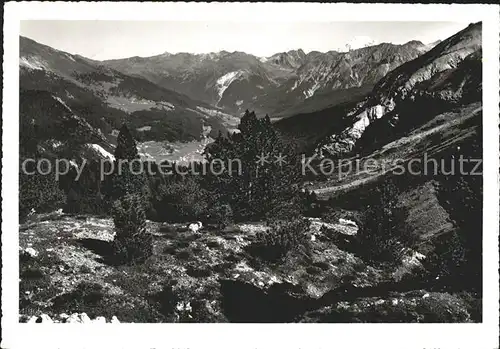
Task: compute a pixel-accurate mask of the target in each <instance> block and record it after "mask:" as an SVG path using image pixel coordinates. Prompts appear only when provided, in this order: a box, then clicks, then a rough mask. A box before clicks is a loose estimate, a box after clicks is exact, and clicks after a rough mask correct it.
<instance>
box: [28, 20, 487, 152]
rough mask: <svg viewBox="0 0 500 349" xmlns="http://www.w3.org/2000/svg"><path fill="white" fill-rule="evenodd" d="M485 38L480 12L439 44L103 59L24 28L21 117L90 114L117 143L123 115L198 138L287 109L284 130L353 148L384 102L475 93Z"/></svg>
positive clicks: (92, 126)
mask: <svg viewBox="0 0 500 349" xmlns="http://www.w3.org/2000/svg"><path fill="white" fill-rule="evenodd" d="M478 28H479V29H478ZM477 31H479V34H478V33H477ZM478 48H480V24H476V25H473V26H470V27H468V28H467V29H465V30H464V31H462V32H460V33H458V34H457V35H455V36H453V37H451V38H448V39H446V40H444V41H443V42H439V41H438V42H435V43H433V44H430V45H424V44H423V43H422V42H419V41H410V42H407V43H406V44H403V45H395V44H389V43H382V44H378V45H374V46H367V47H363V48H360V49H355V50H350V51H348V52H338V51H329V52H317V51H312V52H309V53H307V54H306V53H305V52H304V51H303V50H300V49H298V50H291V51H288V52H281V53H276V54H274V55H271V56H269V57H257V56H254V55H251V54H247V53H244V52H227V51H221V52H217V53H208V54H191V53H177V54H171V53H163V54H161V55H157V56H153V57H131V58H126V59H117V60H107V61H96V60H91V59H88V58H85V57H82V56H80V55H75V54H70V53H66V52H63V51H60V50H57V49H54V48H51V47H49V46H46V45H43V44H40V43H37V42H35V41H33V40H31V39H28V38H25V37H20V61H19V65H20V88H21V92H20V93H21V100H22V105H21V118H27V119H28V121H29V122H31V123H35V124H40V125H43V127H42V129H44V128H45V129H49V128H52V129H57V127H60V125H61V122H62V121H61V120H66V119H67V115H66V114H68V113H69V114H71V115H73V116H74V118H78V119H80V120H82V122H81V123H80V124H79V127H80V128H82V129H81V130H80V131H79V132H76V134H84V133H87V134H89V135H90V134H92V135H93V136H92V137H91V138H92V139H93V142H95V144H97V145H99V146H100V147H102V148H103V149H106V150H108V151H111V150H112V149H113V146H114V144H115V142H116V136H117V130H118V129H119V128H120V126H121V125H122V124H123V123H127V124H128V125H129V126H130V129H131V132H132V133H133V135H134V137H135V138H136V139H138V140H139V141H140V142H145V141H168V142H188V141H193V140H201V139H205V138H207V137H215V136H216V135H217V134H218V133H219V132H226V131H231V130H235V129H236V127H237V125H238V123H239V117H240V116H241V114H242V113H243V112H244V111H245V110H247V109H248V110H254V111H255V112H256V113H257V115H259V116H264V115H266V114H268V115H270V117H271V118H272V119H274V120H275V121H278V120H280V119H281V121H278V123H277V126H278V127H280V128H282V130H283V132H284V133H289V134H291V135H292V136H293V137H295V138H296V139H298V140H305V143H307V147H309V148H310V147H311V146H312V147H313V148H316V151H317V152H322V151H323V150H325V149H327V150H334V149H338V148H339V147H340V148H343V151H351V150H352V149H354V148H355V143H356V141H357V140H358V139H359V138H361V134H362V130H361V128H360V125H361V124H363V125H365V126H366V125H368V123H369V120H370V118H373V116H367V115H372V114H373V111H374V110H376V111H377V113H380V112H381V110H382V109H383V111H382V113H383V114H387V113H389V112H390V111H391V108H394V105H403V104H404V103H407V101H410V100H412V101H413V100H415V98H417V99H418V100H421V99H425V98H427V99H429V98H434V97H436V96H437V95H439V96H441V97H439V98H442V99H453V98H455V97H457V93H458V94H460V96H461V95H462V94H463V93H465V94H467V93H468V92H464V91H462V87H461V86H463V83H464V82H463V81H462V80H460V78H458V77H456V76H462V77H463V79H469V80H471V79H473V78H471V77H470V74H468V73H467V72H466V69H468V68H467V67H468V65H467V62H468V61H471V60H474V59H475V58H474V57H478V56H480V53H477V51H478ZM473 53H474V54H475V56H474V55H472V56H470V57H468V56H469V55H471V54H473ZM467 57H468V58H467ZM464 62H465V63H464ZM450 69H452V70H451V71H450ZM460 74H461V75H460ZM457 79H458V80H457ZM455 80H456V81H455ZM457 89H458V90H457ZM471 90H472V91H476V90H477V89H476V88H475V87H474V88H471ZM457 91H458V92H457ZM431 95H432V96H431ZM403 102H404V103H403ZM381 108H382V109H381ZM327 114H328V116H325V115H327ZM337 114H342V117H341V118H337V119H335V117H334V116H335V115H337ZM392 114H394V113H392ZM392 114H391V115H392ZM65 115H66V116H65ZM311 117H312V119H314V120H315V121H314V122H307V121H303V120H304V119H307V120H309V118H311ZM330 120H332V121H330ZM333 120H337V121H336V122H334V121H333ZM394 120H396V119H394ZM58 125H59V126H58ZM85 130H86V131H85ZM363 130H364V128H363ZM62 131H63V130H61V134H64V132H62ZM64 131H65V130H64ZM290 132H291V133H290ZM40 137H44V136H43V135H40ZM50 137H52V138H50V139H54V140H56V141H59V140H58V139H57V137H55V136H53V133H52V136H50ZM54 137H55V138H54ZM59 138H63V139H64V138H65V137H64V136H60V137H59ZM339 139H340V141H339ZM340 144H348V145H347V146H346V147H345V146H344V145H340ZM344 148H345V149H344Z"/></svg>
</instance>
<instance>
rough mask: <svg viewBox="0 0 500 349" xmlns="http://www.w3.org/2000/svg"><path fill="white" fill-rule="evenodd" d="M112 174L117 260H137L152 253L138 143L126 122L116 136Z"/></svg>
mask: <svg viewBox="0 0 500 349" xmlns="http://www.w3.org/2000/svg"><path fill="white" fill-rule="evenodd" d="M114 165H115V167H114V173H113V175H112V196H113V199H114V202H113V209H112V214H113V221H114V224H115V229H116V237H115V240H114V242H113V243H114V250H115V254H116V257H117V258H118V261H119V262H127V263H137V262H142V261H144V260H145V259H146V258H147V257H149V256H150V255H151V254H152V250H153V247H152V237H151V235H150V234H148V232H147V230H146V214H145V183H146V177H145V175H144V173H143V171H142V168H141V166H142V164H141V162H140V158H139V154H138V152H137V146H136V142H135V140H134V138H133V137H132V135H131V134H130V132H129V130H128V128H127V126H126V125H123V126H122V128H121V129H120V134H119V135H118V144H117V146H116V150H115V164H114Z"/></svg>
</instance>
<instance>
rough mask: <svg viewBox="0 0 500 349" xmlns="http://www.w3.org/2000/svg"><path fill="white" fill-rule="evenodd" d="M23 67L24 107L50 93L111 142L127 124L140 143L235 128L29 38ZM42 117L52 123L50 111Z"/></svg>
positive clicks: (23, 45) (208, 110) (178, 97)
mask: <svg viewBox="0 0 500 349" xmlns="http://www.w3.org/2000/svg"><path fill="white" fill-rule="evenodd" d="M19 66H20V88H21V90H22V91H28V92H29V93H27V94H26V95H25V97H26V98H23V103H26V104H33V105H38V104H39V102H38V101H37V100H36V97H34V96H35V95H36V93H35V92H33V91H45V92H48V93H50V94H51V95H52V96H53V97H54V98H57V99H58V100H60V101H61V102H62V103H64V104H66V105H67V106H68V107H69V108H70V109H71V110H72V112H73V113H74V114H75V115H77V116H78V117H80V118H81V119H82V120H85V121H87V122H88V123H89V124H90V126H91V127H92V128H93V129H94V131H95V132H102V133H103V134H104V135H105V137H106V138H107V139H108V140H109V141H111V142H113V141H114V139H115V137H116V132H115V131H114V130H117V129H119V127H120V126H121V124H122V123H123V122H124V121H126V122H127V123H128V124H129V125H130V126H131V127H130V128H131V129H132V132H133V133H134V134H135V136H136V137H137V138H139V139H143V140H153V139H156V140H169V141H178V140H182V141H186V140H193V139H200V138H201V135H202V133H203V130H204V129H203V128H204V127H210V128H211V132H212V135H213V136H216V135H217V134H218V131H219V130H221V131H225V130H226V126H225V125H230V124H231V117H230V116H228V115H227V114H225V113H222V112H221V111H220V110H217V108H214V107H211V106H210V105H208V104H206V103H203V102H197V101H194V100H192V99H191V98H189V97H187V96H185V95H182V94H180V93H177V92H174V91H171V90H168V89H166V88H163V87H160V86H158V85H155V84H154V83H152V82H150V81H148V80H146V79H143V78H140V77H132V76H129V75H128V74H126V73H121V72H118V71H116V70H113V69H111V68H108V67H106V66H103V65H102V64H101V63H100V62H96V61H92V60H89V59H86V58H84V57H81V56H78V55H71V54H68V53H65V52H62V51H59V50H56V49H53V48H51V47H48V46H45V45H41V44H39V43H37V42H35V41H33V40H30V39H27V38H24V37H20V60H19ZM31 97H33V98H34V100H32V101H31V100H30V98H31ZM40 112H41V113H45V114H46V115H45V117H46V118H50V113H51V110H50V109H46V110H43V109H42V110H40ZM54 118H57V115H54ZM233 123H234V122H233ZM232 127H234V126H232ZM61 132H64V130H61ZM103 145H104V144H103Z"/></svg>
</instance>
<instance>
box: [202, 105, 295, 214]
mask: <svg viewBox="0 0 500 349" xmlns="http://www.w3.org/2000/svg"><path fill="white" fill-rule="evenodd" d="M239 130H240V132H239V133H234V134H232V135H228V137H221V136H219V137H218V138H217V139H216V141H215V142H214V143H213V144H211V145H210V147H207V149H206V150H205V156H206V158H207V160H208V161H209V162H211V161H212V162H213V161H215V160H218V161H219V162H221V163H223V164H224V166H225V167H226V168H225V170H226V171H224V172H223V173H222V174H218V175H216V176H211V177H209V181H210V184H211V186H212V189H215V192H216V193H218V195H219V196H220V197H219V198H218V200H220V201H223V202H226V203H229V204H230V206H231V208H232V209H233V214H234V217H235V219H237V220H243V219H254V218H255V219H258V218H265V217H268V216H269V215H273V214H277V213H278V212H279V211H280V210H282V209H283V208H284V207H285V206H287V205H293V204H294V199H295V196H296V194H297V187H296V186H295V185H296V184H297V183H298V181H299V180H300V178H299V176H300V163H299V161H298V160H299V159H298V156H296V155H295V154H294V152H293V151H292V149H290V148H289V147H287V146H285V144H284V142H283V141H282V140H281V138H280V136H279V134H278V132H277V130H276V129H275V128H274V127H273V125H272V124H271V120H270V118H269V116H266V117H265V118H262V119H258V118H257V116H256V115H255V113H254V112H249V111H248V110H247V111H246V112H245V114H244V115H243V117H242V118H241V122H240V125H239ZM280 155H281V156H283V157H284V160H285V161H283V162H281V163H278V162H277V161H276V157H278V156H280ZM235 161H239V162H240V164H241V168H240V169H238V166H236V162H235ZM231 162H232V163H233V165H234V166H233V167H232V170H233V173H229V171H228V170H229V163H231ZM238 170H240V171H239V172H238Z"/></svg>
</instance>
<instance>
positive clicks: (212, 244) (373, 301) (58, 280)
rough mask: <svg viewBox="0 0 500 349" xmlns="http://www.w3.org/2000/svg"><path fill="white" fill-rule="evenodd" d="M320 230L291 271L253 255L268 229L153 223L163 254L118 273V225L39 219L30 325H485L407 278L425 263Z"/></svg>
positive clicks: (334, 230) (34, 230)
mask: <svg viewBox="0 0 500 349" xmlns="http://www.w3.org/2000/svg"><path fill="white" fill-rule="evenodd" d="M313 221H314V222H313V223H314V224H312V225H311V229H310V231H307V232H304V234H307V236H308V237H312V236H315V238H314V239H311V240H314V241H311V248H312V250H311V254H310V257H309V258H304V256H303V255H300V254H294V255H291V256H290V258H288V259H287V260H286V261H285V263H284V264H281V265H275V266H269V265H267V264H262V263H260V262H259V261H258V260H256V259H255V258H253V257H252V255H251V254H249V249H248V246H249V245H250V244H251V243H252V242H253V241H254V240H255V237H256V234H257V233H258V232H259V231H262V230H263V229H265V226H262V225H260V224H240V225H238V226H234V227H230V228H227V229H224V230H222V231H221V230H217V229H212V228H210V227H208V228H205V229H203V230H202V232H200V233H192V232H190V231H186V229H185V228H184V227H183V226H181V225H175V224H168V225H167V224H158V223H153V222H148V230H149V231H150V233H151V234H153V236H154V241H155V242H154V255H153V256H152V257H151V258H150V259H149V260H148V261H147V262H146V264H144V265H139V266H116V265H113V264H112V263H111V262H110V260H109V257H110V253H111V250H110V248H111V247H110V241H111V240H112V239H113V237H114V228H113V224H112V221H111V220H110V219H104V218H99V217H92V216H70V215H64V214H61V213H52V214H45V215H34V216H32V217H31V218H30V219H29V220H28V221H26V222H25V223H23V224H22V225H21V227H20V234H19V236H20V284H19V286H20V290H19V292H20V314H21V317H20V321H23V322H24V321H30V320H31V321H34V322H42V323H43V322H50V321H49V319H63V318H66V317H67V315H66V314H73V315H72V317H73V318H74V320H75V321H73V322H90V318H97V317H98V319H99V320H100V321H102V322H104V321H106V319H112V321H111V322H113V319H114V320H115V321H114V322H116V319H119V321H120V322H360V321H363V322H374V321H375V322H393V321H406V322H436V321H437V322H457V321H459V322H469V321H478V319H477V318H475V316H476V314H475V313H474V307H471V305H470V304H468V303H467V302H466V301H465V300H464V299H463V298H462V297H461V296H460V295H458V294H449V293H443V292H438V291H433V290H426V289H425V287H426V286H425V285H420V284H418V283H416V284H415V283H413V284H412V283H409V284H408V283H406V282H405V281H402V280H401V278H400V275H401V273H403V274H407V276H411V275H412V274H413V273H414V272H415V271H416V270H418V269H419V268H421V265H420V262H419V258H421V256H419V255H418V254H415V253H413V254H412V253H411V252H410V253H409V254H407V255H405V256H406V257H405V258H403V259H402V260H401V262H400V265H399V266H397V267H395V268H381V267H376V266H372V265H370V264H367V263H365V261H363V260H362V259H361V258H359V257H357V256H356V255H355V254H353V253H351V252H348V251H346V250H344V249H343V248H339V247H338V246H337V245H336V244H335V243H333V241H335V240H336V239H337V240H338V236H346V237H349V236H352V234H356V233H357V229H353V228H352V227H350V226H344V223H342V221H339V222H338V223H336V224H328V223H324V222H322V221H320V220H313ZM322 225H325V226H326V227H327V229H326V230H324V229H321V226H322ZM346 234H347V235H346ZM401 268H403V269H404V271H403V272H402V271H401V270H402V269H401ZM81 313H84V314H81ZM42 314H43V316H41V315H42ZM403 315H404V316H403ZM37 317H40V318H39V319H40V320H39V321H37ZM44 318H45V319H46V320H47V321H44ZM84 320H87V321H84ZM57 321H60V322H64V321H62V320H57ZM66 322H68V321H67V320H66Z"/></svg>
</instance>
